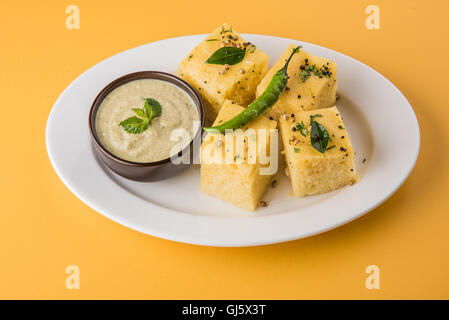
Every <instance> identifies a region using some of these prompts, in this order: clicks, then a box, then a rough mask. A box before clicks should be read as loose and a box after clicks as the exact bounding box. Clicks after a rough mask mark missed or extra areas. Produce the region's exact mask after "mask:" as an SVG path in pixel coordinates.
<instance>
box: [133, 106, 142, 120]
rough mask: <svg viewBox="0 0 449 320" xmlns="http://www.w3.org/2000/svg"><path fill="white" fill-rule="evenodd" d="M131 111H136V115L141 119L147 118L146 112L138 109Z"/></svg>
mask: <svg viewBox="0 0 449 320" xmlns="http://www.w3.org/2000/svg"><path fill="white" fill-rule="evenodd" d="M131 110H132V111H134V113H135V114H137V115H138V116H139V117H141V118H145V110H143V109H137V108H132V109H131Z"/></svg>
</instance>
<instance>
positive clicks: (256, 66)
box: [178, 23, 269, 124]
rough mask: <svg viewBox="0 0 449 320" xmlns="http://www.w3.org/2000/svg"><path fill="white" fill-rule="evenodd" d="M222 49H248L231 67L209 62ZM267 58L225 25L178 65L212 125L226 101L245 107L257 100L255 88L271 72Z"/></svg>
mask: <svg viewBox="0 0 449 320" xmlns="http://www.w3.org/2000/svg"><path fill="white" fill-rule="evenodd" d="M223 46H224V47H232V46H237V47H240V48H242V49H243V48H246V53H245V57H244V59H243V60H242V61H241V62H239V63H237V64H235V65H231V66H224V65H217V64H208V63H206V60H207V59H209V57H210V56H211V55H212V54H213V53H214V52H215V51H217V50H218V49H220V48H221V47H223ZM268 59H269V57H268V56H267V55H266V54H265V53H264V52H262V51H261V50H259V49H258V48H256V47H255V46H254V45H252V44H249V42H246V41H245V40H244V39H242V37H241V36H240V35H239V34H238V33H237V32H236V31H235V30H234V29H232V27H231V26H230V25H228V24H226V23H225V24H223V25H221V26H220V27H218V28H217V29H216V30H215V31H214V32H212V33H211V34H210V35H209V36H208V37H207V38H206V39H205V40H204V41H203V42H201V43H200V44H199V45H198V46H197V47H195V48H194V49H193V50H192V51H191V52H190V53H189V54H188V55H187V57H186V58H185V59H184V60H183V61H182V62H181V64H180V66H179V69H178V76H179V77H180V78H182V79H184V80H185V81H187V82H188V83H189V84H190V85H191V86H192V87H193V88H194V89H195V90H196V91H197V92H198V93H199V94H200V96H201V98H202V100H203V102H204V105H205V109H206V123H207V124H211V123H212V122H213V121H214V120H215V118H216V117H217V114H218V112H219V111H220V108H221V106H222V105H223V103H224V101H225V100H226V99H230V100H233V101H235V102H236V103H238V104H240V105H242V106H245V107H246V106H247V105H248V104H249V103H251V102H252V101H253V100H254V98H255V92H256V87H257V85H258V84H259V83H260V81H261V80H262V78H263V77H264V76H265V74H266V73H267V72H268V66H267V65H268ZM228 67H229V69H227V68H228Z"/></svg>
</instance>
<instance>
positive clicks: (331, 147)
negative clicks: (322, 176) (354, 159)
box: [326, 145, 336, 151]
mask: <svg viewBox="0 0 449 320" xmlns="http://www.w3.org/2000/svg"><path fill="white" fill-rule="evenodd" d="M335 147H336V145H333V146H330V147H327V148H326V151H327V150H330V149H333V148H335Z"/></svg>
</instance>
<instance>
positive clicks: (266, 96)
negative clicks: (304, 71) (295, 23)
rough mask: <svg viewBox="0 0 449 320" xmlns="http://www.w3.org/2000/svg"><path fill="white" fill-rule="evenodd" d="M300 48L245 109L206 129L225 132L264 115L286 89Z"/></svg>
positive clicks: (296, 49)
mask: <svg viewBox="0 0 449 320" xmlns="http://www.w3.org/2000/svg"><path fill="white" fill-rule="evenodd" d="M300 48H301V46H298V47H296V48H295V49H293V52H292V54H291V55H290V57H289V58H288V60H287V62H285V65H284V67H283V68H282V69H280V70H279V71H278V72H276V73H275V75H274V76H273V78H272V79H271V81H270V83H269V84H268V87H267V88H266V89H265V91H264V92H263V93H262V95H261V96H260V97H259V98H257V99H256V100H254V101H253V102H252V103H251V104H250V105H249V106H248V107H247V108H246V109H245V110H243V111H242V112H241V113H239V114H238V115H236V116H235V117H234V118H232V119H230V120H228V121H226V122H224V123H222V124H221V125H219V126H216V127H205V128H204V130H205V131H208V132H212V133H213V132H215V131H219V132H220V133H224V132H225V130H226V129H237V128H241V127H243V126H244V125H246V124H247V123H249V122H251V121H253V120H254V119H256V118H258V117H260V116H261V115H263V114H264V113H265V111H267V110H268V109H269V108H271V107H272V106H273V104H275V103H276V101H278V99H279V97H280V96H281V94H282V93H283V92H284V91H285V88H286V86H287V80H288V75H287V68H288V64H289V63H290V60H291V59H292V57H293V55H294V54H295V53H297V52H298V51H299V49H300Z"/></svg>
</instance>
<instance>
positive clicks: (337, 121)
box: [279, 107, 359, 197]
mask: <svg viewBox="0 0 449 320" xmlns="http://www.w3.org/2000/svg"><path fill="white" fill-rule="evenodd" d="M312 115H321V117H316V118H315V121H316V122H318V123H320V124H321V125H323V126H324V127H325V128H326V130H327V131H328V133H329V137H330V141H329V143H328V147H327V148H328V150H326V151H325V152H324V153H321V152H319V151H318V150H316V149H315V148H314V147H312V144H311V141H310V116H312ZM301 123H302V124H304V126H305V128H307V130H308V133H307V135H306V136H305V137H304V136H303V135H302V134H301V133H300V131H299V130H297V129H296V128H297V124H301ZM279 126H280V131H281V138H282V144H283V147H284V155H285V160H286V165H287V172H288V175H289V178H290V181H291V185H292V189H293V194H294V195H295V196H297V197H304V196H307V195H313V194H320V193H325V192H329V191H332V190H335V189H338V188H341V187H343V186H345V185H351V184H353V183H355V182H357V181H358V179H359V175H358V174H357V172H356V168H355V163H354V159H355V155H354V150H353V148H352V144H351V140H350V138H349V135H348V132H347V131H346V129H345V126H344V123H343V120H342V118H341V116H340V113H339V111H338V109H337V107H332V108H328V109H319V110H314V111H303V112H298V113H295V114H294V116H293V117H292V116H291V115H284V116H282V117H281V118H280V120H279ZM293 128H295V129H293Z"/></svg>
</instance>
